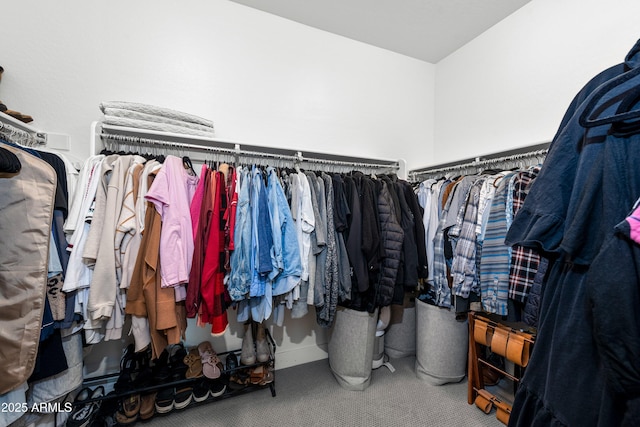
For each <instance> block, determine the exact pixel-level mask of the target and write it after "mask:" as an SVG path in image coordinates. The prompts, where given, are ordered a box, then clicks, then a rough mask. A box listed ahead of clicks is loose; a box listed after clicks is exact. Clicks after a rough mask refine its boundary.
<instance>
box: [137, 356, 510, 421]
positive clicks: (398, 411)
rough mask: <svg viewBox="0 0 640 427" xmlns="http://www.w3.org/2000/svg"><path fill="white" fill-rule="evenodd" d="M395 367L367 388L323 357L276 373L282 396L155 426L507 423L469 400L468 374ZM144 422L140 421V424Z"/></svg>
mask: <svg viewBox="0 0 640 427" xmlns="http://www.w3.org/2000/svg"><path fill="white" fill-rule="evenodd" d="M390 362H391V363H392V365H393V367H394V368H395V372H391V371H390V370H388V369H387V368H386V367H381V368H379V369H377V370H375V371H373V372H372V378H371V384H370V386H369V387H368V388H367V389H365V390H364V391H349V390H345V389H343V388H341V387H340V385H338V383H337V381H336V379H335V378H334V377H333V374H332V373H331V370H330V368H329V362H328V360H326V359H325V360H320V361H316V362H312V363H307V364H304V365H299V366H295V367H291V368H286V369H281V370H278V371H276V372H275V379H276V381H275V390H276V396H275V397H272V396H271V393H270V391H269V388H266V389H261V390H256V391H254V392H251V393H245V394H242V395H239V396H234V397H230V398H226V399H220V400H218V401H211V402H208V403H206V404H200V405H196V406H192V407H188V408H187V409H185V410H181V411H173V412H172V413H169V414H166V415H162V416H155V417H154V418H152V419H151V420H150V421H148V422H145V423H144V424H143V425H146V426H149V427H163V426H166V427H191V426H194V427H208V426H225V427H226V426H234V427H235V426H240V427H243V426H260V427H288V426H303V427H314V426H321V427H333V426H349V427H351V426H353V427H358V426H363V427H364V426H366V427H378V426H379V427H392V426H402V427H412V426H425V427H429V426H438V427H440V426H451V427H458V426H459V427H463V426H464V427H468V426H472V427H481V426H491V427H499V426H503V424H502V423H500V422H499V421H498V420H497V419H496V417H495V410H493V411H492V412H491V413H490V414H489V415H486V414H484V413H483V412H482V411H480V410H479V409H478V408H476V406H475V405H469V404H468V403H467V382H466V379H465V380H464V381H462V382H460V383H457V384H447V385H443V386H433V385H430V384H429V383H427V382H425V381H423V380H420V379H418V378H417V377H416V375H415V371H414V364H415V358H414V357H406V358H402V359H392V360H391V361H390ZM138 424H140V423H138Z"/></svg>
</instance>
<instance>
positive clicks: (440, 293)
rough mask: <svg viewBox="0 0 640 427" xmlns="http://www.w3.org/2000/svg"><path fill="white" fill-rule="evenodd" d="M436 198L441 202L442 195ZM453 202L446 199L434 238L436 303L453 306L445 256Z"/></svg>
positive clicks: (443, 187) (436, 201)
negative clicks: (448, 221)
mask: <svg viewBox="0 0 640 427" xmlns="http://www.w3.org/2000/svg"><path fill="white" fill-rule="evenodd" d="M445 188H446V185H443V186H442V187H441V193H443V192H444V189H445ZM441 195H442V194H440V195H439V196H438V197H437V200H434V202H435V203H440V201H441V197H440V196H441ZM450 204H451V198H450V197H449V198H448V199H447V200H446V204H445V206H444V208H443V209H442V210H441V211H440V221H439V223H438V228H437V230H436V235H435V237H434V239H433V252H434V255H433V291H434V293H435V303H436V304H437V305H439V306H441V307H451V290H450V289H449V282H448V280H447V260H446V258H445V256H444V226H445V224H446V222H447V213H448V211H449V207H450Z"/></svg>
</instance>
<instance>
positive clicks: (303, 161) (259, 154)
mask: <svg viewBox="0 0 640 427" xmlns="http://www.w3.org/2000/svg"><path fill="white" fill-rule="evenodd" d="M100 138H101V139H102V140H103V141H104V142H105V145H108V144H109V143H108V141H115V142H118V143H124V144H135V145H138V146H147V147H163V148H167V149H173V150H181V149H182V150H193V151H204V152H210V153H214V154H226V155H230V156H234V157H235V159H236V161H238V162H239V160H240V158H241V157H242V158H260V159H263V158H267V159H275V160H285V161H291V162H292V163H293V164H294V165H314V164H321V165H333V166H341V167H352V168H365V169H377V170H379V171H384V172H387V171H389V172H395V171H397V170H398V168H399V163H398V162H394V161H380V162H379V163H375V162H374V159H370V160H371V161H351V160H336V159H329V158H316V157H306V156H303V154H302V152H300V151H298V152H296V153H295V154H279V153H270V152H266V151H253V150H244V149H240V144H237V143H236V144H234V145H235V148H226V147H215V146H208V145H200V144H191V143H186V142H173V141H165V140H159V139H152V138H144V137H138V136H131V135H122V134H112V133H108V132H104V130H103V131H102V132H101V133H100ZM326 156H330V155H326ZM203 160H206V159H203ZM366 160H369V159H366Z"/></svg>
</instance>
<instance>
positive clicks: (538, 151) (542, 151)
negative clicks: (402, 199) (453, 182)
mask: <svg viewBox="0 0 640 427" xmlns="http://www.w3.org/2000/svg"><path fill="white" fill-rule="evenodd" d="M548 147H549V144H548V143H544V144H538V145H536V146H535V149H530V150H529V151H524V152H516V153H515V154H509V155H502V156H500V155H499V154H500V153H498V154H496V155H494V156H495V157H490V158H482V157H476V158H475V159H473V160H471V161H463V163H460V162H454V163H448V164H445V165H442V166H433V167H428V168H423V169H416V170H412V171H409V176H411V177H413V178H416V177H419V176H421V175H432V174H435V173H440V172H448V171H455V170H460V169H469V168H477V167H482V166H489V165H495V164H498V163H505V162H509V161H514V160H521V159H526V158H529V157H539V156H544V155H546V154H547V152H548V150H549V148H548ZM530 148H531V147H530ZM516 151H517V150H516ZM505 153H506V152H505Z"/></svg>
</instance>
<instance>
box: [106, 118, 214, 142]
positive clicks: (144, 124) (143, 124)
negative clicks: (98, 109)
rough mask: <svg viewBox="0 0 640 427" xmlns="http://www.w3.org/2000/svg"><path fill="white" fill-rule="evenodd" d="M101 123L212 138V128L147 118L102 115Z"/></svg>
mask: <svg viewBox="0 0 640 427" xmlns="http://www.w3.org/2000/svg"><path fill="white" fill-rule="evenodd" d="M102 123H104V124H107V125H113V126H124V127H131V128H137V129H148V130H157V131H161V132H171V133H180V134H184V135H198V136H204V137H208V138H214V137H215V134H214V132H213V129H211V130H209V131H203V130H199V129H191V128H187V127H184V126H176V125H170V124H167V123H158V122H150V121H147V120H138V119H128V118H125V117H115V116H107V115H105V116H103V118H102Z"/></svg>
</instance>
